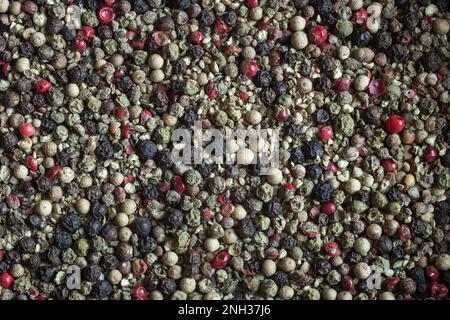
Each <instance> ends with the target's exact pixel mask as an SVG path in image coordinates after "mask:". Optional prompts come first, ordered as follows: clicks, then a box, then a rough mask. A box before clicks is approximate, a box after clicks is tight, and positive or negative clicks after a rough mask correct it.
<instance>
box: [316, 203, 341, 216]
mask: <svg viewBox="0 0 450 320" xmlns="http://www.w3.org/2000/svg"><path fill="white" fill-rule="evenodd" d="M336 210H337V208H336V203H334V202H333V201H328V202H324V203H322V204H321V205H320V212H322V213H325V214H326V215H332V214H333V213H335V212H336Z"/></svg>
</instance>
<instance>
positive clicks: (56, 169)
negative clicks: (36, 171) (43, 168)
mask: <svg viewBox="0 0 450 320" xmlns="http://www.w3.org/2000/svg"><path fill="white" fill-rule="evenodd" d="M62 171H63V170H62V167H61V166H53V167H51V168H50V169H48V172H47V177H48V178H50V179H53V178H54V177H56V176H57V175H58V174H60V173H62Z"/></svg>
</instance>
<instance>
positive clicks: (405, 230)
mask: <svg viewBox="0 0 450 320" xmlns="http://www.w3.org/2000/svg"><path fill="white" fill-rule="evenodd" d="M398 236H399V237H400V240H402V241H407V240H411V238H412V234H411V230H410V229H409V227H408V226H407V225H406V224H402V225H401V226H400V228H399V229H398Z"/></svg>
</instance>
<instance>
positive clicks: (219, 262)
mask: <svg viewBox="0 0 450 320" xmlns="http://www.w3.org/2000/svg"><path fill="white" fill-rule="evenodd" d="M230 260H231V255H230V254H229V253H228V251H226V250H223V251H220V252H219V253H217V254H216V255H215V256H214V258H213V261H212V262H211V266H212V267H213V268H214V269H223V268H225V267H226V266H227V265H228V263H230Z"/></svg>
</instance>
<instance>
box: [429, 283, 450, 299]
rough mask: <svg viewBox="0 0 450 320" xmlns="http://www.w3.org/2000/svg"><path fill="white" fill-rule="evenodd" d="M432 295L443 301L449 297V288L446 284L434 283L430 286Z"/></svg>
mask: <svg viewBox="0 0 450 320" xmlns="http://www.w3.org/2000/svg"><path fill="white" fill-rule="evenodd" d="M430 295H431V296H432V297H434V298H437V299H443V298H445V297H446V296H447V295H448V288H447V287H446V286H445V285H444V284H440V283H437V282H433V283H432V284H431V285H430Z"/></svg>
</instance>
